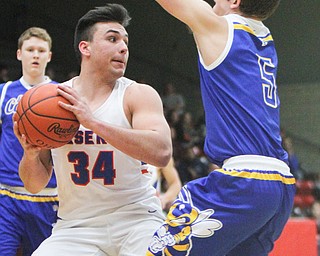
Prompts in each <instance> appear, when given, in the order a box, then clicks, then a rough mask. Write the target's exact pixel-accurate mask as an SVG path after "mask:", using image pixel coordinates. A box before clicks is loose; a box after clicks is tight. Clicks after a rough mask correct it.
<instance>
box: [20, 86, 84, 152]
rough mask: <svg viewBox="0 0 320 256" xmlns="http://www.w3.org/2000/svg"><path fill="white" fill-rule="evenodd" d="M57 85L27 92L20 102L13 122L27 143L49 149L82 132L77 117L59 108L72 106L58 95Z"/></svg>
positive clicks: (38, 87)
mask: <svg viewBox="0 0 320 256" xmlns="http://www.w3.org/2000/svg"><path fill="white" fill-rule="evenodd" d="M57 87H58V86H57V85H56V84H44V85H38V86H35V87H33V88H31V89H30V90H28V91H27V92H26V93H25V94H24V95H23V96H22V98H21V100H20V101H19V104H18V107H17V112H16V113H15V115H14V120H15V121H17V123H18V128H19V132H20V133H21V134H25V136H26V137H27V141H28V143H30V144H32V145H35V146H38V147H41V148H46V149H52V148H57V147H61V146H63V145H65V144H67V143H68V142H69V141H70V140H71V139H72V138H73V137H74V135H75V134H76V132H77V131H78V129H79V126H80V124H79V122H78V120H77V118H76V116H75V115H74V114H73V113H72V112H70V111H68V110H65V109H63V108H62V107H60V106H59V105H58V101H62V102H65V103H67V104H70V102H69V101H68V100H66V99H65V98H64V97H62V96H61V95H59V94H58V92H57Z"/></svg>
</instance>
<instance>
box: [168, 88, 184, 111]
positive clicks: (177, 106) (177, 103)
mask: <svg viewBox="0 0 320 256" xmlns="http://www.w3.org/2000/svg"><path fill="white" fill-rule="evenodd" d="M162 102H163V107H164V110H165V112H167V111H172V110H175V111H177V113H178V114H179V115H180V114H182V113H183V112H184V108H185V99H184V97H183V96H182V95H181V94H179V93H177V92H176V88H175V86H174V85H173V83H167V84H165V86H164V91H163V95H162Z"/></svg>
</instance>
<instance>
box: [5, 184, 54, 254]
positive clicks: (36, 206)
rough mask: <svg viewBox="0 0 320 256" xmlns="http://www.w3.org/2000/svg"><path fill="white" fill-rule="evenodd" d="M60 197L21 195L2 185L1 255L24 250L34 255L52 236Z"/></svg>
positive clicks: (25, 252) (24, 252)
mask: <svg viewBox="0 0 320 256" xmlns="http://www.w3.org/2000/svg"><path fill="white" fill-rule="evenodd" d="M57 210H58V197H57V196H54V195H44V196H39V195H30V194H26V193H20V192H19V193H18V192H14V191H13V190H11V189H10V188H9V187H7V186H6V187H4V186H3V185H1V186H0V252H1V253H0V254H1V255H6V256H15V255H16V253H17V250H18V248H20V247H22V251H23V255H25V256H27V255H31V254H32V252H33V251H34V250H35V249H36V248H37V247H38V246H39V245H40V243H41V242H42V241H43V240H44V239H45V238H47V237H48V236H50V235H51V230H52V226H53V224H54V223H56V220H57Z"/></svg>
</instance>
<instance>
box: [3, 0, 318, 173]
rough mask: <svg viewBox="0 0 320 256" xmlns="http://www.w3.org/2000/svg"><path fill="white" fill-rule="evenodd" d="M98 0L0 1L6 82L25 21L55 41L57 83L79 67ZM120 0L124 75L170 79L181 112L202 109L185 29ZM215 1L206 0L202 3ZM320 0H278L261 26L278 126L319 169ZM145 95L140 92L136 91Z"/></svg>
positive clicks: (13, 71)
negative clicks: (271, 48)
mask: <svg viewBox="0 0 320 256" xmlns="http://www.w3.org/2000/svg"><path fill="white" fill-rule="evenodd" d="M107 2H109V1H97V0H77V1H67V0H0V14H1V19H0V62H3V61H5V62H6V63H8V64H9V66H10V79H18V78H19V77H20V75H21V74H20V70H21V67H20V62H19V61H17V60H16V50H17V39H18V37H19V35H20V34H21V33H22V32H23V31H24V30H25V29H27V28H29V27H31V26H39V27H43V28H45V29H47V31H48V32H49V34H50V35H51V36H52V39H53V49H52V52H53V58H52V61H51V63H49V65H48V68H49V69H53V70H54V71H55V77H54V78H55V80H57V81H59V82H62V81H64V80H66V78H67V75H68V73H69V72H71V71H77V70H78V65H77V63H76V60H75V57H74V50H73V46H72V45H73V33H74V28H75V26H76V23H77V20H78V19H79V18H80V17H81V16H82V15H84V14H85V13H86V12H87V11H88V10H90V9H92V8H93V7H95V6H101V5H104V4H105V3H107ZM112 2H114V3H120V4H123V5H124V6H125V7H126V8H127V9H128V10H129V12H130V14H131V16H132V21H131V24H130V25H129V27H128V28H127V31H128V32H129V38H130V39H129V48H130V58H129V64H128V68H127V72H126V76H127V77H129V78H131V79H136V80H144V81H145V82H147V83H149V84H150V85H152V86H153V87H154V88H156V89H157V90H158V91H159V93H161V92H162V88H163V85H164V83H166V82H169V81H171V82H173V83H174V84H175V85H176V87H177V90H178V92H180V93H181V94H182V95H183V96H184V97H185V99H186V101H187V110H188V111H190V112H192V113H193V114H194V118H195V119H196V118H199V117H201V115H202V114H203V110H202V103H201V98H200V93H199V85H198V71H197V52H196V47H195V45H194V41H193V38H192V35H191V34H190V33H189V32H188V30H187V28H186V26H185V25H184V24H183V23H181V22H180V21H178V20H176V19H175V18H173V17H171V16H170V15H169V14H167V13H166V12H165V11H164V10H163V9H162V8H161V7H160V6H159V5H158V4H157V3H156V1H154V0H127V1H125V0H123V1H112ZM208 2H209V3H211V4H212V3H213V0H212V1H208ZM319 10H320V0H307V1H302V0H292V1H289V0H282V1H281V4H280V7H279V9H278V10H277V11H276V13H275V14H274V15H273V16H272V17H271V18H270V19H269V20H267V21H265V24H266V25H267V26H268V27H269V28H270V30H271V32H272V35H273V38H274V40H275V43H276V47H277V51H278V58H279V69H278V79H277V84H278V87H279V94H280V98H281V104H282V105H281V124H282V126H283V127H284V129H285V130H286V131H287V133H288V134H289V135H290V136H291V137H292V138H293V139H294V146H295V149H296V152H297V154H298V156H299V158H300V161H301V163H302V165H303V166H304V169H306V170H307V171H311V172H320V168H319V167H320V157H319V155H320V107H319V101H320V52H319V44H320V43H319V41H320V40H319V39H320V35H319V34H320V33H319V32H320V14H319ZM142 98H143V95H142Z"/></svg>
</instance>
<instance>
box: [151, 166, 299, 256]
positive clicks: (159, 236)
mask: <svg viewBox="0 0 320 256" xmlns="http://www.w3.org/2000/svg"><path fill="white" fill-rule="evenodd" d="M294 195H295V180H294V178H293V176H292V175H290V174H289V175H283V174H282V173H279V172H276V171H257V170H241V171H240V170H226V169H218V170H214V171H212V172H211V173H210V174H209V175H208V177H205V178H200V179H197V180H194V181H191V182H189V183H187V185H185V186H184V187H183V188H182V190H181V192H180V194H179V196H178V198H177V200H176V201H175V202H174V203H173V205H172V206H171V208H170V210H169V212H168V215H167V219H166V221H165V224H163V225H162V226H161V227H160V228H159V229H158V230H157V232H156V233H155V234H154V236H153V241H152V243H151V244H150V245H149V250H148V252H147V255H175V256H179V255H196V256H201V255H205V256H207V255H210V256H225V255H227V256H236V255H238V256H239V255H246V256H262V255H268V253H269V252H270V251H271V250H272V248H273V244H274V241H275V240H276V239H277V238H278V237H279V236H280V234H281V232H282V229H283V228H284V225H285V223H286V222H287V220H288V218H289V216H290V213H291V209H292V206H293V198H294Z"/></svg>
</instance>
